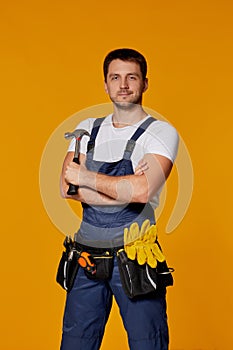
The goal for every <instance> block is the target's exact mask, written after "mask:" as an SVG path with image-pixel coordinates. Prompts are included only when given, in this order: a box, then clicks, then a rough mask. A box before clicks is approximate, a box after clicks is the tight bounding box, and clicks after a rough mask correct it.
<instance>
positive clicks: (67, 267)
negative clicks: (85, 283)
mask: <svg viewBox="0 0 233 350" xmlns="http://www.w3.org/2000/svg"><path fill="white" fill-rule="evenodd" d="M64 247H65V248H66V250H65V251H63V252H62V257H61V259H60V262H59V265H58V270H57V276H56V281H57V283H59V284H60V285H61V287H62V288H63V289H65V290H66V291H67V292H69V291H70V290H71V289H72V287H73V284H74V280H75V277H76V275H77V272H78V269H79V264H78V252H77V250H76V248H75V245H74V242H73V241H72V239H71V238H69V237H66V239H65V241H64Z"/></svg>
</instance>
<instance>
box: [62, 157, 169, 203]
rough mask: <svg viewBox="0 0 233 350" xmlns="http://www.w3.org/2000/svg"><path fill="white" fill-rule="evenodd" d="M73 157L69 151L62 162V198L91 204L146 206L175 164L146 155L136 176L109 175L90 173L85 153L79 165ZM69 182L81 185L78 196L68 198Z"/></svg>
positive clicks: (137, 169)
mask: <svg viewBox="0 0 233 350" xmlns="http://www.w3.org/2000/svg"><path fill="white" fill-rule="evenodd" d="M73 155H74V153H73V152H68V153H67V155H66V157H65V160H64V163H63V167H62V174H61V185H60V188H61V195H62V197H63V198H72V199H74V200H78V201H80V202H84V203H88V204H92V205H118V204H123V203H132V202H137V203H147V202H148V201H149V200H150V198H152V197H153V196H154V195H155V194H156V192H157V191H158V190H159V189H160V187H161V185H162V184H163V183H164V182H165V181H166V179H167V177H168V176H169V174H170V172H171V169H172V162H171V161H170V160H169V159H168V158H166V157H164V156H160V155H155V154H146V155H145V156H144V158H143V160H142V161H141V162H139V165H138V167H137V168H136V170H135V173H134V174H133V175H126V176H109V175H105V174H100V173H95V172H93V171H89V170H87V169H86V167H85V165H84V164H85V158H86V157H85V155H83V154H80V165H78V164H76V163H74V162H72V159H73ZM69 183H72V184H74V185H78V186H79V190H78V194H77V195H74V196H69V195H67V190H68V187H69Z"/></svg>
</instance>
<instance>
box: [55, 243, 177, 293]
mask: <svg viewBox="0 0 233 350" xmlns="http://www.w3.org/2000/svg"><path fill="white" fill-rule="evenodd" d="M64 247H65V251H63V253H62V257H61V260H60V262H59V266H58V270H57V276H56V281H57V282H58V283H59V284H60V285H61V287H62V288H63V289H65V290H66V291H67V292H69V291H70V290H71V289H72V287H73V284H74V280H75V277H76V275H77V272H78V269H79V268H80V267H82V268H83V269H84V272H85V274H86V276H87V278H89V279H91V280H107V279H110V278H111V276H112V271H113V258H114V256H117V264H118V269H119V273H120V279H121V283H122V287H123V289H124V292H125V294H126V295H127V296H128V297H129V298H135V297H140V296H145V295H147V296H148V295H156V294H158V292H160V291H162V290H164V289H165V288H166V287H167V286H171V285H173V277H172V274H171V272H173V271H174V269H172V268H168V267H167V263H166V261H164V262H161V263H160V262H158V263H157V266H156V268H151V267H150V266H149V265H148V264H143V265H139V264H138V263H137V261H136V260H131V259H129V258H128V257H127V255H126V253H125V251H124V249H123V247H118V248H110V249H106V248H92V247H89V246H84V245H81V244H79V243H77V242H74V241H73V240H72V239H71V238H70V237H66V239H65V241H64Z"/></svg>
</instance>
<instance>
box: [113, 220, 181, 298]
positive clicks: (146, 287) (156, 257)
mask: <svg viewBox="0 0 233 350" xmlns="http://www.w3.org/2000/svg"><path fill="white" fill-rule="evenodd" d="M117 261H118V268H119V272H120V277H121V282H122V286H123V289H124V291H125V293H126V295H127V296H128V297H129V298H135V297H138V296H143V295H144V296H145V295H149V294H156V293H157V292H158V291H159V290H161V289H164V288H166V287H167V286H171V285H173V277H172V274H171V272H173V271H174V269H173V268H168V266H167V263H166V260H165V256H164V255H163V253H162V251H161V248H160V246H159V244H158V241H157V230H156V225H150V222H149V220H145V221H144V222H143V224H142V226H141V229H140V228H139V226H138V224H137V223H133V224H132V225H131V226H130V228H129V229H128V228H127V229H125V231H124V249H120V250H118V252H117Z"/></svg>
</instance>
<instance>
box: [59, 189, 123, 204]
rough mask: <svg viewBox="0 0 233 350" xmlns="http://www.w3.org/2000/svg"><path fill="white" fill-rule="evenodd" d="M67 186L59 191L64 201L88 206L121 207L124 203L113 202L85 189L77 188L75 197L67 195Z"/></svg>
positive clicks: (107, 197) (101, 194)
mask: <svg viewBox="0 0 233 350" xmlns="http://www.w3.org/2000/svg"><path fill="white" fill-rule="evenodd" d="M67 190H68V185H65V186H64V185H63V186H62V189H61V196H62V197H63V198H65V199H72V200H76V201H79V202H82V203H86V204H89V205H122V204H124V202H122V201H119V200H115V199H113V198H111V197H109V196H106V195H104V194H103V193H99V192H96V191H95V190H93V189H91V188H87V187H79V188H78V192H77V194H76V195H72V196H70V195H68V194H67Z"/></svg>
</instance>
